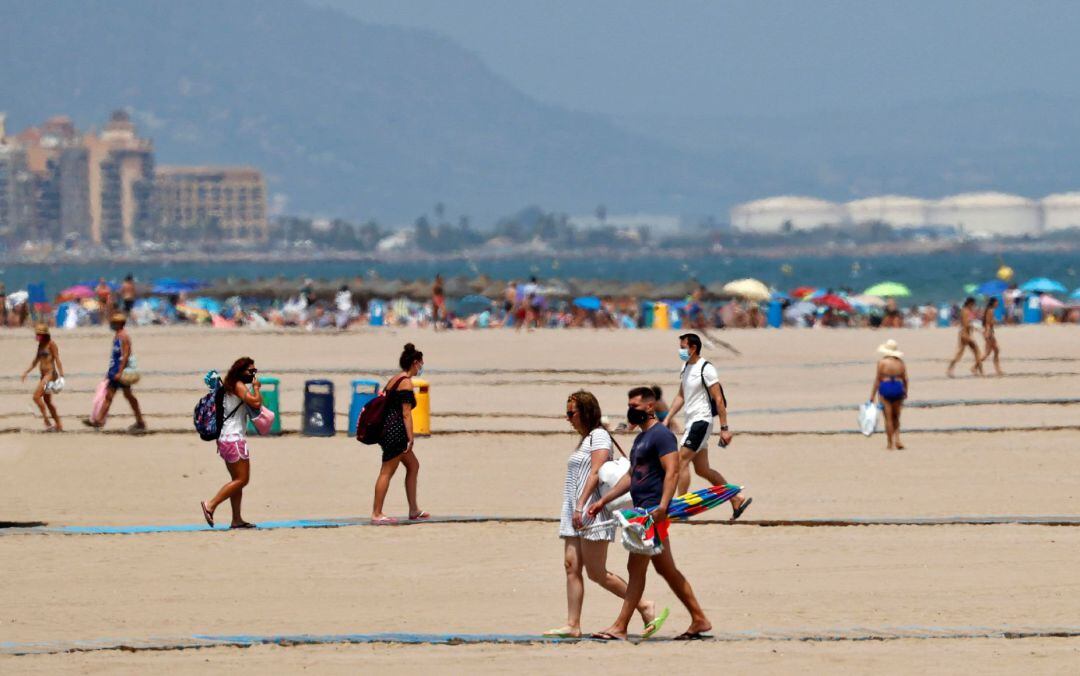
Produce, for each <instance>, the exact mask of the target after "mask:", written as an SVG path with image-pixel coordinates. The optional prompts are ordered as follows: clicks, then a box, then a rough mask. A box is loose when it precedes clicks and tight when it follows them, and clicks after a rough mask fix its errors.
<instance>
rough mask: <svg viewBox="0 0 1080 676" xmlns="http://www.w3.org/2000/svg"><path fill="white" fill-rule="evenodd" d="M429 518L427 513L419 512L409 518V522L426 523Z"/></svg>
mask: <svg viewBox="0 0 1080 676" xmlns="http://www.w3.org/2000/svg"><path fill="white" fill-rule="evenodd" d="M430 518H431V515H430V514H428V513H427V512H425V511H423V510H420V512H419V513H418V514H417V515H416V516H411V515H410V516H409V521H427V520H428V519H430Z"/></svg>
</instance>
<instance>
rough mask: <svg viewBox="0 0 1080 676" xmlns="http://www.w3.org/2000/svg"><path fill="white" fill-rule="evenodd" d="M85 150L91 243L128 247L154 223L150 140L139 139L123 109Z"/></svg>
mask: <svg viewBox="0 0 1080 676" xmlns="http://www.w3.org/2000/svg"><path fill="white" fill-rule="evenodd" d="M83 144H84V145H85V147H86V150H87V160H88V171H87V179H88V181H87V182H88V185H89V211H90V237H91V240H92V241H93V242H94V243H96V244H105V245H107V246H118V245H124V246H132V245H134V244H135V242H136V241H141V240H145V239H148V238H149V236H150V234H151V230H152V228H153V225H154V215H153V211H152V205H153V201H152V200H153V190H154V144H153V142H152V141H150V140H149V139H143V138H139V137H138V136H137V135H136V133H135V125H134V123H132V121H131V118H130V117H129V116H128V114H127V113H126V112H124V111H122V110H120V111H116V112H114V113H113V114H112V116H111V118H110V119H109V123H108V124H107V125H105V130H104V131H103V132H102V133H101V135H100V136H98V135H97V134H95V133H93V132H91V133H89V134H87V135H86V136H85V137H83Z"/></svg>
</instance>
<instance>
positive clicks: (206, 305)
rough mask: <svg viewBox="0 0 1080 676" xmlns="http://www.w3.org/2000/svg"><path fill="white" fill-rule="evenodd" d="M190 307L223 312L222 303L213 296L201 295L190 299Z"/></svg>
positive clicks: (215, 312)
mask: <svg viewBox="0 0 1080 676" xmlns="http://www.w3.org/2000/svg"><path fill="white" fill-rule="evenodd" d="M188 307H193V308H198V309H200V310H206V311H207V312H209V313H210V314H215V315H217V314H221V303H219V302H218V301H216V300H214V299H213V298H207V297H205V296H200V297H199V298H195V299H192V300H189V301H188Z"/></svg>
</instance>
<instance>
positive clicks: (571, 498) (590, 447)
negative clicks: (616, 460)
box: [559, 428, 615, 542]
mask: <svg viewBox="0 0 1080 676" xmlns="http://www.w3.org/2000/svg"><path fill="white" fill-rule="evenodd" d="M612 445H613V444H612V443H611V435H610V434H608V433H607V430H604V429H602V428H597V429H595V430H593V431H592V432H591V433H590V434H589V435H588V436H586V437H585V438H584V439H582V440H581V445H580V446H578V448H577V450H576V451H574V452H573V453H571V454H570V458H569V459H568V460H567V461H566V483H565V484H564V486H563V505H562V516H561V517H560V518H559V537H563V538H576V537H583V538H585V539H586V540H599V541H602V540H607V541H608V542H614V541H615V526H614V525H611V526H608V527H606V528H600V529H597V530H591V531H585V532H582V533H579V532H578V531H576V530H574V522H573V518H574V508H575V507H576V506H577V502H578V498H579V497H581V492H582V491H583V490H584V489H585V480H586V479H588V478H589V471H590V470H591V469H592V453H593V451H594V450H597V451H600V450H606V451H607V459H608V460H611V459H612V454H611V448H612ZM599 499H600V488H599V484H597V488H596V489H595V490H594V491H593V495H592V497H591V498H590V499H589V500H587V501H586V502H585V508H586V509H588V507H589V505H590V504H592V503H593V501H594V500H599ZM609 519H611V515H610V514H609V513H608V511H607V510H606V509H605V510H604V511H602V512H600V513H599V514H597V515H596V518H594V519H590V518H589V517H588V516H587V515H585V514H583V515H582V521H583V522H584V525H585V526H588V525H589V524H591V523H594V522H597V521H607V520H609Z"/></svg>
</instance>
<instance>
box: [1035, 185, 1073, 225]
mask: <svg viewBox="0 0 1080 676" xmlns="http://www.w3.org/2000/svg"><path fill="white" fill-rule="evenodd" d="M1042 210H1043V229H1044V230H1045V231H1047V232H1049V231H1051V230H1065V229H1066V228H1080V192H1063V193H1059V194H1057V195H1047V196H1046V197H1044V198H1042Z"/></svg>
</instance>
